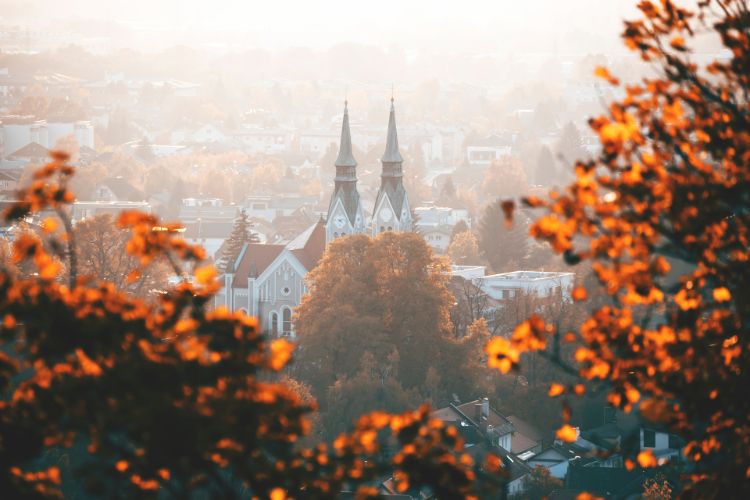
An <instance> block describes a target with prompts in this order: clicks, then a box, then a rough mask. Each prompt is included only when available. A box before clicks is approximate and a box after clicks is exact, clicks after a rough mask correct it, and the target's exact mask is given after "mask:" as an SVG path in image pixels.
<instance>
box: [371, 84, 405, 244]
mask: <svg viewBox="0 0 750 500" xmlns="http://www.w3.org/2000/svg"><path fill="white" fill-rule="evenodd" d="M380 162H381V163H382V164H383V172H382V174H381V175H380V191H378V196H377V197H376V198H375V209H374V210H373V213H372V235H373V236H377V235H378V234H380V233H382V232H384V231H411V229H412V220H411V208H410V207H409V200H408V198H407V196H406V190H405V189H404V183H403V177H404V174H403V166H402V164H403V162H404V159H403V158H402V157H401V153H400V152H399V150H398V134H397V133H396V111H395V109H394V107H393V98H391V115H390V117H389V118H388V139H387V141H386V145H385V153H383V157H382V158H381V159H380Z"/></svg>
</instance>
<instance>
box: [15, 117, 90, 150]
mask: <svg viewBox="0 0 750 500" xmlns="http://www.w3.org/2000/svg"><path fill="white" fill-rule="evenodd" d="M0 121H1V122H2V124H1V125H0V127H2V141H3V157H8V156H11V155H12V154H13V153H15V152H16V151H18V150H20V149H21V148H23V147H24V146H27V145H28V144H30V143H32V142H35V143H37V144H39V145H41V146H43V147H45V148H47V149H53V148H54V147H55V146H56V145H57V143H58V141H60V140H61V139H65V138H68V137H73V138H75V140H76V142H78V145H79V146H80V147H84V146H86V147H88V148H91V149H94V127H93V125H92V124H91V122H88V121H51V122H47V121H46V120H36V119H34V117H32V116H18V115H12V116H5V117H3V118H2V119H0Z"/></svg>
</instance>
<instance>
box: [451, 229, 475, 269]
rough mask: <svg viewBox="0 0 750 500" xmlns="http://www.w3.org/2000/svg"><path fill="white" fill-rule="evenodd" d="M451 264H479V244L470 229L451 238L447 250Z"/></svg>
mask: <svg viewBox="0 0 750 500" xmlns="http://www.w3.org/2000/svg"><path fill="white" fill-rule="evenodd" d="M447 253H448V256H449V257H450V259H451V262H452V263H453V264H459V265H466V264H479V245H478V244H477V237H476V236H474V233H473V232H471V231H464V232H462V233H459V234H457V235H456V236H455V237H454V238H452V239H451V242H450V244H449V245H448V250H447Z"/></svg>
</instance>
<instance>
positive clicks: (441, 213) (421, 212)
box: [414, 205, 471, 253]
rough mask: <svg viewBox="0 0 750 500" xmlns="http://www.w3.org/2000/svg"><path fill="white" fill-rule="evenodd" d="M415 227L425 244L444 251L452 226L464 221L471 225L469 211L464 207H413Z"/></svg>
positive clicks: (448, 241) (440, 251)
mask: <svg viewBox="0 0 750 500" xmlns="http://www.w3.org/2000/svg"><path fill="white" fill-rule="evenodd" d="M414 212H415V214H416V215H417V223H416V229H417V231H418V232H419V233H420V234H421V235H422V236H423V237H424V239H425V241H426V242H427V244H428V245H429V246H430V247H432V249H433V250H434V251H436V252H438V253H444V252H445V251H446V250H447V249H448V245H449V244H450V240H451V234H452V233H453V227H454V226H455V225H456V224H457V223H458V222H459V221H464V222H466V224H467V225H471V218H470V217H469V211H468V210H467V209H465V208H452V207H438V206H434V205H432V206H423V207H417V208H415V209H414Z"/></svg>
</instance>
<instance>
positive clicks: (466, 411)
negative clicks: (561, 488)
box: [432, 398, 531, 495]
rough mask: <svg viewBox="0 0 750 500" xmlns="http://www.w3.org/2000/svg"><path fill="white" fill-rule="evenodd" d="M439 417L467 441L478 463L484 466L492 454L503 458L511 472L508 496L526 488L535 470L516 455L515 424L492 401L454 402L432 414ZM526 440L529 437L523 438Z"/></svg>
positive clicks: (465, 448)
mask: <svg viewBox="0 0 750 500" xmlns="http://www.w3.org/2000/svg"><path fill="white" fill-rule="evenodd" d="M432 418H436V419H438V420H441V421H443V422H445V423H446V424H448V425H453V426H455V427H456V429H457V430H458V432H459V433H460V434H461V436H462V437H463V438H464V441H465V445H464V451H465V452H467V453H469V454H470V455H471V456H472V457H473V458H474V460H475V461H476V462H477V463H482V462H483V461H484V457H485V455H486V454H487V453H489V452H492V453H494V454H496V455H498V456H500V457H501V459H502V460H503V465H504V466H505V467H506V469H507V470H508V471H509V472H510V474H509V477H508V481H509V482H508V493H509V494H511V495H513V494H516V493H520V492H522V491H523V489H524V478H526V477H527V476H528V475H529V473H530V472H531V469H530V468H529V467H528V466H527V465H526V464H525V463H524V461H523V460H522V459H521V458H520V457H519V456H517V455H516V454H515V453H513V452H512V451H510V450H512V448H513V440H514V438H515V439H519V437H517V436H515V435H516V429H515V427H514V426H513V423H512V422H511V421H510V420H509V419H507V418H506V417H504V416H503V415H501V414H500V413H499V412H498V411H497V410H496V409H494V408H493V407H492V406H491V405H490V402H489V399H487V398H483V399H481V400H479V399H478V400H475V401H469V402H467V403H462V404H454V403H450V404H449V405H448V406H446V407H443V408H440V409H438V410H435V411H434V412H432ZM523 439H524V440H526V439H528V436H524V437H523Z"/></svg>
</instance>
